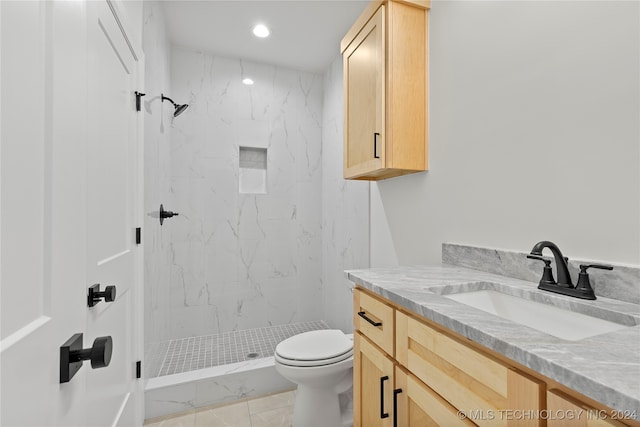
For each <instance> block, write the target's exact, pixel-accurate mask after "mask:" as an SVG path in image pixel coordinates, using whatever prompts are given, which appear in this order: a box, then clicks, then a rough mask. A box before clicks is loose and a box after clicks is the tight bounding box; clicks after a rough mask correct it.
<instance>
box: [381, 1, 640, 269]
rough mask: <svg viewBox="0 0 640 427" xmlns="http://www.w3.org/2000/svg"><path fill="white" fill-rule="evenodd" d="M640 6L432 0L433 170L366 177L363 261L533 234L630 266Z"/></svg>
mask: <svg viewBox="0 0 640 427" xmlns="http://www.w3.org/2000/svg"><path fill="white" fill-rule="evenodd" d="M639 5H640V4H639V3H638V2H609V1H602V2H598V1H593V2H586V1H579V2H485V1H473V2H448V1H434V2H433V4H432V9H431V12H430V33H429V36H430V42H429V54H430V68H429V71H430V86H429V87H430V94H429V99H430V113H429V118H430V123H429V129H430V148H429V151H430V171H429V172H427V173H420V174H415V175H410V176H405V177H399V178H394V179H390V180H386V181H381V182H379V183H377V184H373V185H372V192H371V195H372V202H371V203H372V212H371V221H372V224H371V228H372V234H371V257H372V261H373V264H374V265H376V266H378V265H390V264H395V263H399V264H412V263H436V262H439V261H440V245H441V243H442V242H457V243H466V244H472V245H479V246H487V247H496V248H505V249H515V250H529V249H530V248H531V247H532V246H533V245H534V244H535V243H536V242H537V241H539V240H552V241H554V242H556V243H557V244H558V245H559V246H560V247H561V248H562V250H563V252H564V254H565V255H567V256H569V257H573V258H583V259H597V260H605V261H618V262H624V263H632V264H638V263H640V108H639V102H640V91H639V78H638V76H639V75H640V68H639V58H640V51H639V40H640V37H639V32H640V29H639V28H640V24H639V22H640V12H639ZM389 240H391V241H389Z"/></svg>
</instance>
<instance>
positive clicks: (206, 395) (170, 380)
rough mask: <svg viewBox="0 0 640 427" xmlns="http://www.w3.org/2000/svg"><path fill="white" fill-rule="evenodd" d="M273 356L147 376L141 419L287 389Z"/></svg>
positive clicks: (290, 384) (290, 386) (288, 384)
mask: <svg viewBox="0 0 640 427" xmlns="http://www.w3.org/2000/svg"><path fill="white" fill-rule="evenodd" d="M274 363H275V361H274V358H273V356H271V357H265V358H261V359H254V360H247V361H244V362H238V363H232V364H229V365H221V366H214V367H211V368H206V369H199V370H196V371H188V372H183V373H180V374H175V375H165V376H162V377H155V378H151V379H148V380H147V381H146V383H145V389H144V395H145V418H148V419H150V418H157V417H161V416H166V415H169V414H177V413H180V412H184V411H190V410H194V409H198V408H202V407H206V406H209V405H217V404H222V403H229V402H235V401H238V400H241V399H246V398H249V397H255V396H261V395H265V394H270V393H275V392H280V391H284V390H291V389H292V388H294V387H295V385H294V384H293V383H291V382H290V381H288V380H286V379H285V378H284V377H283V376H282V375H280V374H279V373H278V372H277V371H276V369H275V365H274Z"/></svg>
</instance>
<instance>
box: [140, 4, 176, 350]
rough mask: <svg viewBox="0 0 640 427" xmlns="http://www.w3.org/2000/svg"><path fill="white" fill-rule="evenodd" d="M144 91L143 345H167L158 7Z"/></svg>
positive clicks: (148, 32) (165, 149)
mask: <svg viewBox="0 0 640 427" xmlns="http://www.w3.org/2000/svg"><path fill="white" fill-rule="evenodd" d="M143 15H144V40H143V42H144V53H145V62H146V67H145V79H144V83H145V87H144V89H143V90H142V89H141V88H140V89H137V90H140V91H142V92H144V93H146V96H144V97H142V98H141V100H142V112H141V113H140V114H144V139H145V143H144V211H145V213H146V215H145V217H144V224H142V246H143V250H144V258H145V260H144V261H145V262H144V295H145V298H144V323H145V328H144V329H145V332H144V333H145V342H147V343H148V342H156V341H160V340H162V339H163V337H164V336H165V332H166V331H167V330H169V329H170V325H171V319H170V318H169V316H167V315H166V308H167V307H169V304H170V301H169V292H168V290H169V286H170V281H169V279H170V276H171V267H170V266H171V250H170V238H171V235H170V229H169V228H167V227H161V226H160V221H159V220H158V210H159V208H160V204H161V203H164V204H165V206H166V205H167V201H168V200H169V198H170V189H171V143H170V142H171V138H170V137H171V134H170V117H171V114H170V112H168V111H167V109H166V107H163V105H162V103H161V101H160V94H161V93H163V92H166V91H167V90H168V88H169V85H170V76H169V42H168V40H167V35H166V31H165V24H164V15H163V9H162V7H161V5H160V4H159V3H158V2H152V1H150V2H144V4H143Z"/></svg>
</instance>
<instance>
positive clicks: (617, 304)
mask: <svg viewBox="0 0 640 427" xmlns="http://www.w3.org/2000/svg"><path fill="white" fill-rule="evenodd" d="M347 277H348V278H349V279H350V280H351V281H352V282H354V283H355V284H356V288H355V289H354V325H355V329H356V332H355V334H354V341H355V349H354V426H362V427H365V426H366V427H374V426H394V427H395V426H420V427H423V426H432V425H433V426H473V425H478V426H515V425H517V426H545V425H546V426H549V427H556V426H624V425H629V426H639V425H640V423H639V422H638V421H639V420H640V415H639V414H640V382H639V379H640V352H638V346H639V344H638V343H639V342H640V326H638V325H639V324H640V306H639V305H637V304H632V303H625V302H622V301H617V300H613V299H608V298H601V297H599V298H598V300H597V301H575V300H576V299H575V298H571V297H567V296H562V295H554V294H549V293H547V292H544V291H539V290H537V289H536V283H532V282H528V281H524V280H519V279H512V278H507V277H504V276H499V275H495V274H490V273H484V272H481V271H477V270H471V269H467V268H462V267H457V266H448V265H441V266H434V267H396V268H385V269H368V270H357V271H356V270H353V271H348V272H347ZM478 291H487V292H489V293H491V292H493V293H497V294H504V295H509V296H510V297H513V298H517V299H522V300H537V304H540V305H541V306H543V307H541V309H543V310H544V309H545V307H546V306H550V307H553V309H554V310H556V309H557V311H559V314H560V315H565V314H566V315H567V316H568V317H567V319H568V320H562V322H563V323H566V324H568V325H567V327H568V328H569V330H568V332H566V333H567V334H569V335H565V336H564V338H559V337H557V336H553V335H552V334H550V333H549V331H551V332H553V333H555V331H554V330H553V327H550V326H549V324H546V325H545V320H548V319H545V318H549V317H551V316H553V315H554V314H553V313H551V314H544V315H541V316H539V318H538V319H536V318H535V316H534V319H535V320H539V323H540V326H539V327H538V326H537V325H534V326H536V328H538V329H536V328H534V327H531V326H525V325H524V324H521V323H518V322H520V320H518V321H517V322H516V321H514V320H511V319H509V318H508V315H507V316H506V317H504V316H503V315H502V314H500V315H496V314H490V313H489V312H486V311H484V310H483V309H479V308H477V307H474V306H470V305H468V304H466V303H463V302H460V301H459V300H457V299H456V297H455V295H462V294H468V293H470V292H478ZM501 302H502V301H501ZM527 302H531V301H527ZM518 310H519V311H522V310H523V309H522V308H520V307H519V308H518ZM536 310H537V306H536V305H534V306H532V308H530V309H529V311H533V312H534V314H535V311H536ZM573 316H575V319H573ZM583 316H584V317H583ZM583 319H584V321H585V322H586V323H585V324H584V327H583V326H582V325H583V324H582V323H580V322H581V321H582V320H583ZM590 319H591V320H590ZM593 319H595V320H593ZM574 320H576V321H577V323H576V324H575V330H576V331H578V330H580V329H590V328H593V332H592V333H591V334H589V333H587V335H588V336H586V337H585V336H579V335H577V334H576V335H575V337H574V336H572V335H571V334H572V333H573V332H572V330H571V327H572V326H571V325H570V324H571V322H572V321H574ZM592 320H593V322H594V323H593V326H591V324H590V323H589V322H591V321H592ZM600 323H603V326H601V325H600ZM601 327H603V328H604V329H599V328H601ZM545 328H547V329H545ZM606 328H610V329H606ZM589 335H590V336H589ZM574 338H575V339H574Z"/></svg>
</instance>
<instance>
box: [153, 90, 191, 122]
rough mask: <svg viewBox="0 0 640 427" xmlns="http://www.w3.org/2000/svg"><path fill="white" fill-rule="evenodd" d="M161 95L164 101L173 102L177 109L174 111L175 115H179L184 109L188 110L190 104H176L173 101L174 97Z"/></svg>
mask: <svg viewBox="0 0 640 427" xmlns="http://www.w3.org/2000/svg"><path fill="white" fill-rule="evenodd" d="M160 96H161V97H162V102H164V101H165V100H166V101H169V102H170V103H172V104H173V107H174V108H175V109H176V110H175V111H174V112H173V117H178V116H179V115H180V114H182V113H184V110H186V109H187V107H188V106H189V104H176V103H175V102H173V99H171V98H169V97H168V96H164V94H160Z"/></svg>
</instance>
